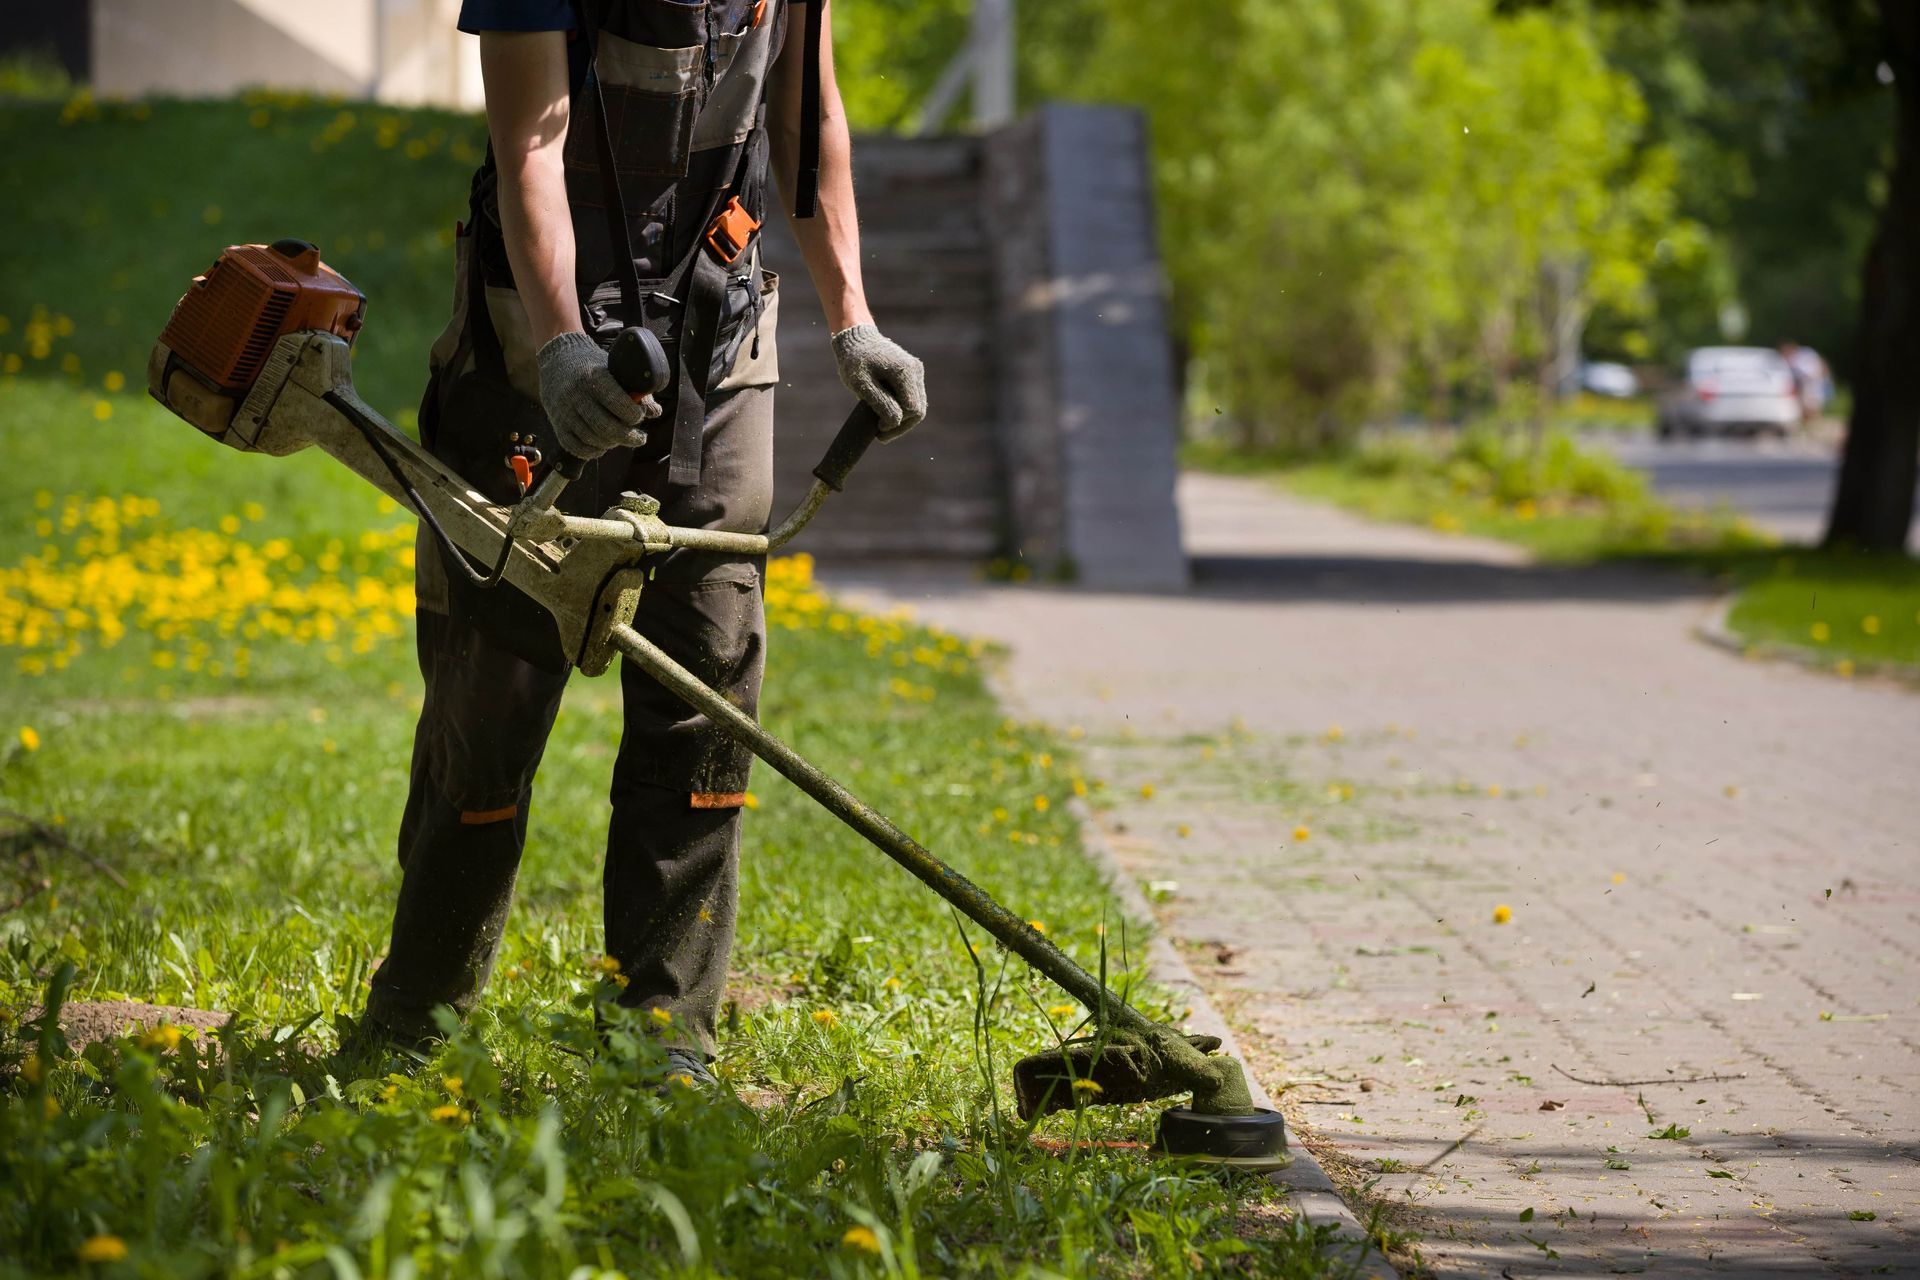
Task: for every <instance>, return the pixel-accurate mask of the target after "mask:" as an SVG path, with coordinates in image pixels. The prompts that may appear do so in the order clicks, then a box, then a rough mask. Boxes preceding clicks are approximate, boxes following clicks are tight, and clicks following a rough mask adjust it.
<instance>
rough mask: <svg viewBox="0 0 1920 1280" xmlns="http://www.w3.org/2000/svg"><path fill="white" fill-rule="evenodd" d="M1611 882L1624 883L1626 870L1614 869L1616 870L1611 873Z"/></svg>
mask: <svg viewBox="0 0 1920 1280" xmlns="http://www.w3.org/2000/svg"><path fill="white" fill-rule="evenodd" d="M1613 882H1614V883H1615V884H1625V883H1626V882H1627V873H1626V872H1624V871H1616V872H1614V873H1613Z"/></svg>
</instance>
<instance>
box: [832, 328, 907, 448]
mask: <svg viewBox="0 0 1920 1280" xmlns="http://www.w3.org/2000/svg"><path fill="white" fill-rule="evenodd" d="M833 358H834V360H835V361H836V362H837V363H838V364H839V366H840V381H841V382H843V383H845V384H846V387H847V390H849V391H851V392H853V394H855V395H856V396H859V397H860V398H861V399H862V400H864V401H866V402H867V404H868V405H870V406H872V408H873V411H874V412H875V413H877V414H879V415H880V422H881V431H880V439H881V440H883V441H886V440H898V439H899V438H900V437H901V436H903V435H905V434H907V432H909V431H911V430H913V429H914V428H915V427H917V426H919V425H920V423H921V421H922V419H924V418H925V417H926V416H927V373H926V367H925V366H924V365H922V364H921V363H920V361H919V359H918V358H916V357H914V356H912V355H909V354H908V353H907V352H906V350H905V349H904V348H902V347H901V346H900V344H899V343H897V342H894V341H893V340H892V339H891V338H888V337H886V336H885V335H884V334H882V333H881V332H880V330H878V329H876V328H875V327H874V326H873V325H870V324H857V325H854V326H853V327H852V328H850V329H842V330H841V331H840V332H839V333H836V334H834V335H833Z"/></svg>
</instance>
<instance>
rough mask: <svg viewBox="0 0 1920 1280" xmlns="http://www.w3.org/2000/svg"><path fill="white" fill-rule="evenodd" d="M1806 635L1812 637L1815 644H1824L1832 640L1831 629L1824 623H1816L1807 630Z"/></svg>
mask: <svg viewBox="0 0 1920 1280" xmlns="http://www.w3.org/2000/svg"><path fill="white" fill-rule="evenodd" d="M1807 634H1808V635H1810V636H1812V637H1813V642H1814V643H1815V644H1825V643H1826V642H1827V641H1828V640H1830V639H1832V638H1833V628H1832V627H1829V626H1828V625H1827V624H1826V623H1824V622H1816V623H1814V624H1813V625H1812V626H1811V627H1808V628H1807Z"/></svg>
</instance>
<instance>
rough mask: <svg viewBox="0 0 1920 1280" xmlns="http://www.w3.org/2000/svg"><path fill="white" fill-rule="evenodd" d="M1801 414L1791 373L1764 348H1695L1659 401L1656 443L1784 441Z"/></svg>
mask: <svg viewBox="0 0 1920 1280" xmlns="http://www.w3.org/2000/svg"><path fill="white" fill-rule="evenodd" d="M1803 412H1804V410H1803V408H1802V406H1801V403H1800V393H1799V391H1798V389H1797V388H1796V387H1795V384H1794V377H1793V369H1792V368H1791V367H1790V366H1789V365H1788V364H1787V362H1786V360H1785V359H1784V358H1783V357H1782V356H1781V355H1780V353H1779V352H1778V351H1773V350H1771V349H1769V348H1767V347H1701V348H1700V349H1699V350H1697V351H1694V352H1691V353H1689V354H1688V356H1687V363H1686V368H1685V369H1684V370H1683V371H1682V373H1681V375H1680V382H1679V385H1678V386H1676V387H1674V389H1673V390H1671V391H1669V392H1667V394H1666V395H1665V396H1663V397H1662V398H1661V400H1660V419H1659V424H1658V426H1659V431H1660V438H1661V439H1662V440H1671V439H1674V438H1675V437H1685V436H1704V435H1760V434H1761V433H1763V432H1764V433H1768V434H1772V435H1780V436H1784V435H1787V434H1789V433H1790V432H1792V431H1793V430H1794V429H1795V428H1797V427H1799V425H1800V422H1801V418H1802V414H1803Z"/></svg>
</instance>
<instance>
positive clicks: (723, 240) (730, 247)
mask: <svg viewBox="0 0 1920 1280" xmlns="http://www.w3.org/2000/svg"><path fill="white" fill-rule="evenodd" d="M760 225H761V224H760V220H759V219H758V218H756V217H754V216H753V215H752V214H750V213H748V212H747V207H746V206H745V205H743V204H741V203H740V197H739V196H735V197H733V198H732V199H731V200H729V201H727V203H726V207H725V208H723V209H721V210H720V212H719V213H717V214H715V215H714V219H713V221H712V222H711V223H709V224H708V226H707V247H708V248H709V249H711V250H713V255H714V257H716V258H718V259H719V260H720V265H721V266H723V267H730V266H732V265H733V264H734V263H735V262H738V261H739V260H740V255H741V254H743V253H745V252H746V251H747V246H748V245H750V244H752V243H753V237H754V233H755V232H757V231H759V230H760Z"/></svg>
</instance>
